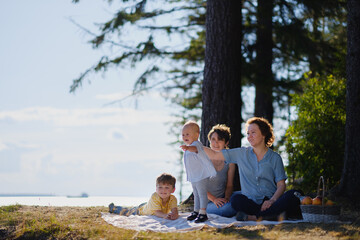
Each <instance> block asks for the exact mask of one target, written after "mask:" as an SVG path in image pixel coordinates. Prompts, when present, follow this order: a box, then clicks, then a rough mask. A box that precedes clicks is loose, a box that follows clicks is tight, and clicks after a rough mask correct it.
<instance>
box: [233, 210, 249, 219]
mask: <svg viewBox="0 0 360 240" xmlns="http://www.w3.org/2000/svg"><path fill="white" fill-rule="evenodd" d="M235 218H236V221H247V220H248V215H247V214H246V213H244V212H242V211H239V212H237V214H236V216H235Z"/></svg>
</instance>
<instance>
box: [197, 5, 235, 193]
mask: <svg viewBox="0 0 360 240" xmlns="http://www.w3.org/2000/svg"><path fill="white" fill-rule="evenodd" d="M241 6H242V1H240V0H226V1H218V0H208V1H207V12H206V50H205V69H204V82H203V91H202V93H203V94H202V104H203V105H202V116H201V136H200V139H201V142H202V143H204V144H206V145H208V141H207V134H208V132H209V130H210V129H211V127H212V126H213V125H215V124H226V125H228V126H229V127H230V129H231V134H232V137H231V141H230V147H232V148H233V147H239V146H241V138H242V134H241V123H242V117H241V106H242V100H241V77H240V75H241V74H240V69H241V68H240V66H241V39H242V35H241V28H242V22H241ZM234 182H235V183H236V184H237V186H236V187H237V188H238V185H239V180H238V179H236V180H235V181H234Z"/></svg>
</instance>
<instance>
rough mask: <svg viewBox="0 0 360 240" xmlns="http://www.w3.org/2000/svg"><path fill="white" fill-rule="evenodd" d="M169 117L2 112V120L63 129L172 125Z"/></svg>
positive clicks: (106, 111) (105, 111)
mask: <svg viewBox="0 0 360 240" xmlns="http://www.w3.org/2000/svg"><path fill="white" fill-rule="evenodd" d="M171 118H172V117H171V116H169V113H167V112H166V111H162V110H136V109H132V108H115V107H112V108H110V107H109V108H87V109H59V108H52V107H31V108H24V109H20V110H13V111H1V112H0V120H3V119H7V120H9V119H11V120H12V121H16V122H33V121H41V122H46V123H51V124H54V125H56V126H59V127H72V126H74V127H76V126H119V125H124V124H130V125H137V124H142V123H152V122H167V121H171Z"/></svg>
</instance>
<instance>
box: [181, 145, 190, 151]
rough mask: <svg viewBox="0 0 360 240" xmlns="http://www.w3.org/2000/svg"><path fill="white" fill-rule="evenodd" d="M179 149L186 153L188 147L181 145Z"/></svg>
mask: <svg viewBox="0 0 360 240" xmlns="http://www.w3.org/2000/svg"><path fill="white" fill-rule="evenodd" d="M180 148H181V149H182V150H183V151H187V150H188V148H189V146H186V145H181V146H180Z"/></svg>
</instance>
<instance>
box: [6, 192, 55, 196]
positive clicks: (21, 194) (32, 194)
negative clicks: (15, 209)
mask: <svg viewBox="0 0 360 240" xmlns="http://www.w3.org/2000/svg"><path fill="white" fill-rule="evenodd" d="M0 197H57V196H56V195H54V194H41V193H0Z"/></svg>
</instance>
